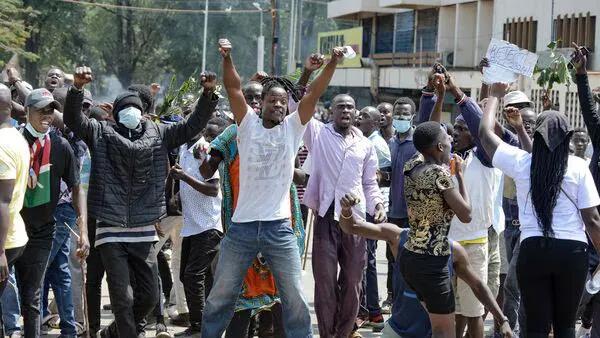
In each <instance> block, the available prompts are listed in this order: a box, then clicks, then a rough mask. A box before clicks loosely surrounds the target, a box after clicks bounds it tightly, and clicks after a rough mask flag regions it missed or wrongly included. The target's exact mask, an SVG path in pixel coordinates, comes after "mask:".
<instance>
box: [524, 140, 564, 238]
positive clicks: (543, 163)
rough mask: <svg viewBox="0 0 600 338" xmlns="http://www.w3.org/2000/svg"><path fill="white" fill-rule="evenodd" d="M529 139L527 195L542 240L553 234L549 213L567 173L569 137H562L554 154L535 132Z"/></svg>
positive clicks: (551, 216)
mask: <svg viewBox="0 0 600 338" xmlns="http://www.w3.org/2000/svg"><path fill="white" fill-rule="evenodd" d="M533 139H534V141H533V149H532V151H531V169H530V174H529V175H530V179H531V184H530V185H531V186H530V190H529V193H530V194H531V201H532V203H533V207H534V208H535V214H536V218H537V222H538V226H539V227H540V228H541V229H542V232H543V233H544V237H548V236H551V235H554V230H552V219H553V211H554V208H555V207H556V201H557V200H558V195H559V194H560V192H561V186H562V182H563V178H564V176H565V173H566V171H567V164H568V161H569V143H570V141H571V136H568V137H566V138H565V139H564V140H563V141H562V143H561V144H559V145H558V146H557V147H556V149H554V151H550V149H549V148H548V146H547V145H546V143H545V142H544V139H543V137H542V136H541V135H540V134H538V133H535V135H534V137H533Z"/></svg>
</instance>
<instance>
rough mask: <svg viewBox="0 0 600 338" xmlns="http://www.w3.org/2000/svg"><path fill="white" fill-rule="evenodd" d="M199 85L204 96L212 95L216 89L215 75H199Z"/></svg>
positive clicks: (207, 72) (209, 73)
mask: <svg viewBox="0 0 600 338" xmlns="http://www.w3.org/2000/svg"><path fill="white" fill-rule="evenodd" d="M200 85H201V86H202V88H204V94H206V95H208V93H213V92H214V91H215V90H216V88H217V74H215V73H214V72H211V71H204V72H202V74H200Z"/></svg>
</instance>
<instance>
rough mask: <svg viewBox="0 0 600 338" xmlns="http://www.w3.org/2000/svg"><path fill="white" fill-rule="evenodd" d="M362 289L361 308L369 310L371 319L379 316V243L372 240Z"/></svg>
mask: <svg viewBox="0 0 600 338" xmlns="http://www.w3.org/2000/svg"><path fill="white" fill-rule="evenodd" d="M367 217H369V216H367ZM367 219H368V218H367ZM362 288H363V297H362V299H361V308H366V309H367V311H368V312H369V317H376V316H379V315H380V314H381V306H379V289H378V285H377V241H375V240H372V239H367V264H366V265H365V270H364V274H363V280H362Z"/></svg>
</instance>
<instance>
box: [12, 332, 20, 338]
mask: <svg viewBox="0 0 600 338" xmlns="http://www.w3.org/2000/svg"><path fill="white" fill-rule="evenodd" d="M10 338H23V333H22V332H21V331H15V332H13V333H12V334H11V335H10Z"/></svg>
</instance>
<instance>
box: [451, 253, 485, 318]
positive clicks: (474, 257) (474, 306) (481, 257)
mask: <svg viewBox="0 0 600 338" xmlns="http://www.w3.org/2000/svg"><path fill="white" fill-rule="evenodd" d="M463 247H464V248H465V251H466V252H467V256H468V257H469V263H470V264H471V268H472V269H473V271H474V272H475V274H476V275H477V276H478V277H479V278H480V279H481V280H482V281H483V283H484V284H487V279H488V244H487V243H485V244H466V245H463ZM455 295H456V314H458V315H462V316H464V317H480V316H483V313H484V311H485V309H484V307H483V304H481V302H479V300H478V299H477V297H475V294H473V291H471V288H470V287H469V286H468V285H467V283H465V282H463V280H462V279H460V278H456V293H455Z"/></svg>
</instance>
